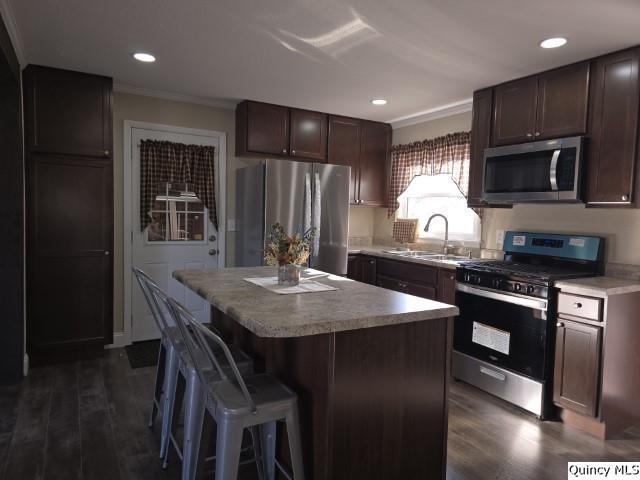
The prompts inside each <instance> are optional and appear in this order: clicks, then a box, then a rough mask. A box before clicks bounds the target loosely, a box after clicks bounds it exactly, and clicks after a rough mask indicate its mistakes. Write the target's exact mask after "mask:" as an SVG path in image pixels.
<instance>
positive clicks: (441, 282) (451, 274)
mask: <svg viewBox="0 0 640 480" xmlns="http://www.w3.org/2000/svg"><path fill="white" fill-rule="evenodd" d="M437 300H438V301H439V302H442V303H448V304H449V305H455V304H456V271H455V270H445V269H443V268H441V269H440V270H439V271H438V297H437Z"/></svg>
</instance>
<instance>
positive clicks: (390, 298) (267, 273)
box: [173, 267, 459, 337]
mask: <svg viewBox="0 0 640 480" xmlns="http://www.w3.org/2000/svg"><path fill="white" fill-rule="evenodd" d="M316 273H317V271H316ZM276 275H277V272H276V269H275V267H250V268H223V269H219V270H212V269H208V270H177V271H175V272H173V276H174V278H175V279H176V280H178V281H179V282H181V283H183V284H184V285H185V286H186V287H187V288H189V289H191V290H193V291H194V292H196V293H197V294H198V295H199V296H200V297H202V298H204V299H205V300H207V301H208V302H209V303H210V304H211V305H213V306H214V307H215V308H217V309H219V310H221V311H222V312H223V313H225V314H226V315H228V316H229V317H231V318H232V319H233V320H235V321H237V322H238V323H239V324H241V325H242V326H243V327H245V328H247V329H248V330H250V331H251V332H253V333H254V334H256V335H257V336H259V337H302V336H307V335H318V334H322V333H330V332H340V331H345V330H358V329H363V328H369V327H379V326H384V325H393V324H396V323H410V322H419V321H423V320H430V319H435V318H443V317H452V316H455V315H458V313H459V310H458V308H457V307H455V306H453V305H447V304H444V303H440V302H435V301H432V300H426V299H424V298H419V297H414V296H412V295H407V294H404V293H400V292H394V291H392V290H386V289H383V288H380V287H374V286H372V285H367V284H364V283H360V282H356V281H353V280H349V279H347V278H344V277H339V276H334V275H330V276H328V277H324V278H319V279H318V281H319V282H321V283H324V284H327V285H332V286H334V287H336V288H337V290H334V291H329V292H319V293H303V294H292V295H279V294H277V293H274V292H271V291H269V290H267V289H265V288H262V287H259V286H257V285H253V284H251V283H249V282H247V281H246V280H244V278H248V277H273V276H276ZM303 276H304V275H303Z"/></svg>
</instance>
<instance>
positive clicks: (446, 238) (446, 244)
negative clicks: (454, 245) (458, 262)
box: [424, 213, 449, 255]
mask: <svg viewBox="0 0 640 480" xmlns="http://www.w3.org/2000/svg"><path fill="white" fill-rule="evenodd" d="M435 217H442V219H443V220H444V245H442V254H443V255H447V254H448V253H449V220H447V217H445V216H444V215H442V214H441V213H434V214H433V215H431V216H430V217H429V220H427V225H426V226H425V227H424V231H425V232H428V231H429V225H431V220H433V219H434V218H435Z"/></svg>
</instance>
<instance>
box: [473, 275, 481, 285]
mask: <svg viewBox="0 0 640 480" xmlns="http://www.w3.org/2000/svg"><path fill="white" fill-rule="evenodd" d="M474 282H475V284H476V285H480V284H481V283H482V277H481V276H480V275H478V276H476V278H475V279H474Z"/></svg>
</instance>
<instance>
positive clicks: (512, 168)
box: [482, 137, 583, 204]
mask: <svg viewBox="0 0 640 480" xmlns="http://www.w3.org/2000/svg"><path fill="white" fill-rule="evenodd" d="M582 151H583V137H568V138H559V139H556V140H544V141H540V142H531V143H525V144H521V145H509V146H505V147H495V148H487V149H485V151H484V167H483V172H482V173H483V176H482V179H483V180H482V199H483V200H485V201H487V202H489V203H505V204H509V203H531V202H580V170H581V164H582Z"/></svg>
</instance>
